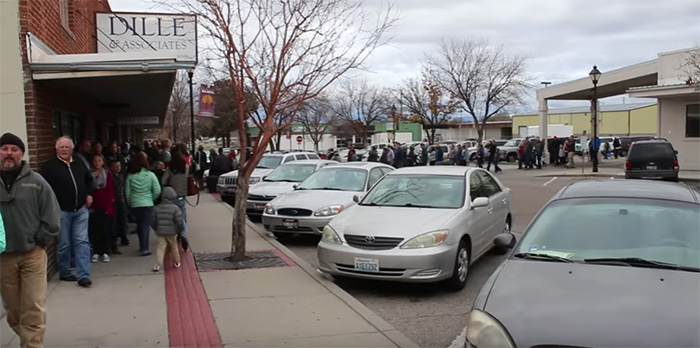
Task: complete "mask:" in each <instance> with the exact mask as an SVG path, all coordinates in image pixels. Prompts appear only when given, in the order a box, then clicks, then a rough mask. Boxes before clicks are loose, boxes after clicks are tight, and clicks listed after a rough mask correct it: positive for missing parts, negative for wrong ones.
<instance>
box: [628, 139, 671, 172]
mask: <svg viewBox="0 0 700 348" xmlns="http://www.w3.org/2000/svg"><path fill="white" fill-rule="evenodd" d="M677 154H678V151H676V150H674V149H673V145H671V143H669V142H668V141H664V140H642V141H635V142H633V143H632V145H631V146H630V148H629V152H628V153H627V162H626V163H625V178H627V179H657V180H669V181H678V169H679V168H678V157H677V156H676V155H677Z"/></svg>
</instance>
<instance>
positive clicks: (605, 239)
mask: <svg viewBox="0 0 700 348" xmlns="http://www.w3.org/2000/svg"><path fill="white" fill-rule="evenodd" d="M562 219H564V221H566V222H565V223H564V224H562ZM699 231H700V209H698V206H697V205H695V204H690V203H681V202H673V201H666V200H653V199H631V198H624V199H623V198H619V199H600V198H581V199H567V200H560V201H555V202H553V203H551V204H549V205H548V206H547V207H545V208H544V209H543V210H542V212H541V213H540V215H539V216H538V217H537V218H536V220H535V221H534V222H533V223H532V224H531V225H530V226H529V227H528V229H527V231H525V234H524V235H523V237H522V241H521V242H520V244H519V246H518V250H517V251H516V254H518V253H525V254H527V253H537V254H547V255H551V256H557V257H565V258H567V259H570V260H572V261H577V260H578V261H584V260H587V259H599V258H639V259H644V260H650V261H656V262H664V263H669V264H674V265H679V266H681V267H692V268H698V267H700V232H699Z"/></svg>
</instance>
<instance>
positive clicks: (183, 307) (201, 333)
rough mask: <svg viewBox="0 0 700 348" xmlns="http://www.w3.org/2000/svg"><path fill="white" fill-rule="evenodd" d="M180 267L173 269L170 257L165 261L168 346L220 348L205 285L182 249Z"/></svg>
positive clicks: (217, 331) (191, 260)
mask: <svg viewBox="0 0 700 348" xmlns="http://www.w3.org/2000/svg"><path fill="white" fill-rule="evenodd" d="M180 253H181V255H182V266H180V268H175V267H173V265H172V261H170V257H167V258H166V262H165V267H164V268H165V298H166V302H167V307H168V331H169V335H170V347H171V348H185V347H187V348H221V347H222V344H221V337H220V336H219V330H218V328H217V327H216V322H215V321H214V314H213V313H212V310H211V307H209V302H208V301H207V295H206V293H205V292H204V286H203V285H202V282H201V280H200V279H199V273H198V272H197V266H196V265H195V263H194V256H193V255H192V253H191V252H189V251H188V252H183V251H182V249H181V250H180Z"/></svg>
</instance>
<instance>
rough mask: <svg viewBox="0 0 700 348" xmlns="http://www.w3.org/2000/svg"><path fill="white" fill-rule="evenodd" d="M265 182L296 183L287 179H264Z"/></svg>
mask: <svg viewBox="0 0 700 348" xmlns="http://www.w3.org/2000/svg"><path fill="white" fill-rule="evenodd" d="M265 181H269V182H298V181H296V180H289V179H279V180H274V179H265Z"/></svg>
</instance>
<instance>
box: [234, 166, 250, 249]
mask: <svg viewBox="0 0 700 348" xmlns="http://www.w3.org/2000/svg"><path fill="white" fill-rule="evenodd" d="M238 173H239V175H238V180H237V181H236V205H235V206H234V207H233V222H232V224H233V226H232V227H233V228H232V229H231V231H232V238H231V261H234V262H235V261H243V260H245V253H246V223H245V222H246V201H247V199H248V189H249V187H250V184H249V183H250V181H249V180H250V175H248V174H245V173H244V171H243V170H240V171H239V172H238Z"/></svg>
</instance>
